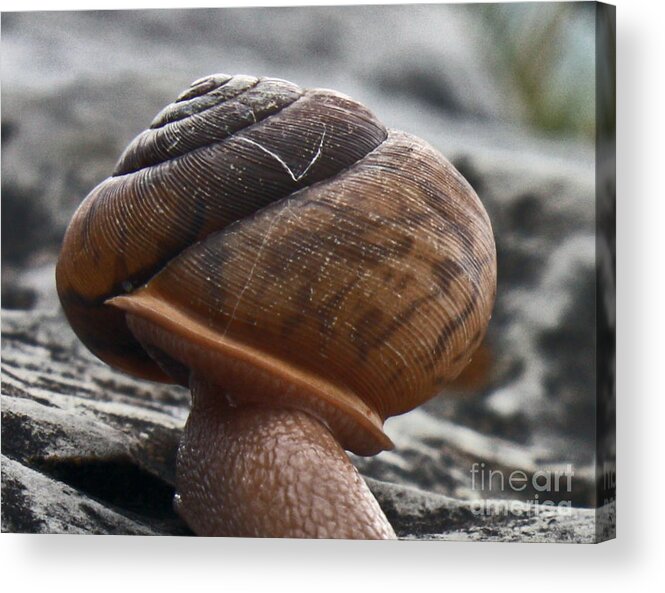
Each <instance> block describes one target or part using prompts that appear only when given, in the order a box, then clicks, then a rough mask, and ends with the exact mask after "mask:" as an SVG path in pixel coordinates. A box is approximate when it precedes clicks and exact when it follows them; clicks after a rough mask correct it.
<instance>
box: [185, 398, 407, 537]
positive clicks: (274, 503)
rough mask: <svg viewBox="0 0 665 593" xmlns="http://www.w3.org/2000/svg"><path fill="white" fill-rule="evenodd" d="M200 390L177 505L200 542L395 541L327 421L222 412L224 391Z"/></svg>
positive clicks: (255, 410) (257, 410)
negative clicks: (219, 539) (216, 539)
mask: <svg viewBox="0 0 665 593" xmlns="http://www.w3.org/2000/svg"><path fill="white" fill-rule="evenodd" d="M206 389H207V390H208V392H207V393H206ZM192 391H193V405H192V411H191V413H190V415H189V419H188V421H187V425H186V427H185V435H184V437H183V440H182V442H181V444H180V450H179V455H178V465H177V475H178V484H177V489H178V498H177V499H176V500H177V505H176V506H177V509H178V512H179V513H180V515H182V517H183V518H184V519H185V520H186V521H187V523H188V524H189V525H190V527H192V529H194V531H196V533H198V534H199V535H204V536H211V535H216V536H224V535H232V536H239V537H301V538H312V537H316V538H345V539H392V538H395V532H394V531H393V528H392V527H391V526H390V523H388V521H387V520H386V518H385V516H384V515H383V512H382V511H381V508H380V507H379V505H378V503H377V502H376V499H374V497H373V496H372V495H371V493H370V492H369V489H368V488H367V485H366V484H365V482H364V481H363V479H362V478H361V477H360V475H359V474H358V472H357V470H356V469H355V467H353V465H352V464H351V462H350V461H349V458H348V457H347V455H346V453H345V452H344V450H343V449H342V448H341V447H340V445H339V444H338V442H337V440H336V439H335V438H334V437H333V436H332V434H331V433H330V432H329V431H328V430H327V429H326V428H325V427H324V426H323V425H322V424H321V423H320V422H319V421H318V420H316V419H314V418H313V417H312V416H310V415H309V414H307V413H305V412H300V411H298V410H289V409H283V408H271V407H264V406H251V405H249V406H242V407H237V408H233V407H230V406H228V405H224V404H223V405H221V406H220V405H219V404H220V401H219V399H220V398H219V393H217V392H216V390H215V388H214V386H213V387H203V388H194V389H193V390H192ZM222 401H223V398H222ZM249 460H251V463H250V462H249Z"/></svg>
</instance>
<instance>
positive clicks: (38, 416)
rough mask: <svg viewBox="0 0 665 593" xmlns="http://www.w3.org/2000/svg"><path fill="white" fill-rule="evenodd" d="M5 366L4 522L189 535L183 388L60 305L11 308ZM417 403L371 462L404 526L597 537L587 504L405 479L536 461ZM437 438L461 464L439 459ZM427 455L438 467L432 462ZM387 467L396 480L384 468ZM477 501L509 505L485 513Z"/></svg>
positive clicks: (391, 513)
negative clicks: (179, 483) (98, 350)
mask: <svg viewBox="0 0 665 593" xmlns="http://www.w3.org/2000/svg"><path fill="white" fill-rule="evenodd" d="M2 376H3V383H2V396H1V397H2V434H3V438H2V454H3V464H2V472H3V473H2V495H3V505H2V528H3V530H4V531H19V532H30V533H116V534H119V533H124V534H143V535H164V534H176V535H178V534H179V535H185V534H190V531H189V529H188V528H187V526H186V525H185V524H184V523H183V522H182V521H181V520H180V519H179V518H178V517H177V515H176V514H175V512H174V511H173V508H172V497H173V483H174V473H173V472H174V465H175V453H176V448H177V446H178V442H179V438H180V435H181V431H182V426H183V425H184V422H185V419H186V416H187V412H188V395H187V393H186V392H185V391H184V390H183V389H181V388H178V387H173V386H163V385H152V384H148V383H146V382H142V381H139V380H135V379H132V378H131V377H127V376H125V375H123V374H120V373H116V372H114V371H112V370H111V369H109V368H108V367H106V365H104V364H103V363H101V362H99V361H98V360H96V359H95V358H93V357H92V356H91V355H90V354H88V353H87V352H86V351H85V350H84V349H83V348H82V346H80V344H79V343H78V342H77V340H76V338H75V337H74V336H73V335H72V334H71V331H70V330H69V329H68V327H67V325H66V322H65V321H64V319H63V318H62V317H61V315H59V314H46V313H35V312H18V311H4V312H3V323H2ZM417 414H418V413H416V416H414V418H412V419H411V421H412V422H413V426H414V427H419V428H417V429H415V428H414V429H412V430H411V431H409V430H406V429H405V430H404V431H403V432H402V433H401V434H399V435H398V436H399V438H396V439H395V440H396V444H397V449H396V451H395V452H389V453H384V454H382V455H379V456H378V457H376V458H374V459H373V460H372V461H368V462H367V464H366V465H365V467H364V473H365V474H366V475H368V476H372V477H373V478H372V479H369V485H370V488H371V489H372V491H373V492H374V493H375V495H376V496H377V498H378V500H379V502H380V504H381V505H382V507H383V508H384V510H385V512H386V514H387V516H388V517H389V519H390V521H391V522H392V523H393V525H394V526H395V529H396V531H397V533H398V534H399V535H400V537H404V538H416V539H495V540H509V541H512V540H518V539H523V540H528V541H592V540H593V538H594V533H595V532H594V530H595V521H594V512H593V511H592V510H590V509H570V508H566V509H560V508H540V507H538V506H536V505H529V504H527V503H524V502H520V501H514V500H513V501H505V500H504V501H489V502H487V501H486V502H485V503H482V501H479V500H476V501H472V500H461V499H454V498H450V497H448V496H443V495H441V494H437V493H434V492H426V491H424V490H418V489H417V488H415V487H410V486H408V485H406V484H409V483H410V484H413V485H415V486H420V487H423V486H427V485H428V484H429V480H431V479H434V480H436V479H439V478H440V477H441V476H445V474H446V471H451V472H452V476H453V479H454V475H455V472H456V471H457V473H459V472H460V470H461V467H462V466H463V464H462V463H461V460H465V459H466V460H470V459H475V458H483V459H486V460H488V461H494V462H495V463H497V464H499V463H500V464H502V467H503V466H505V467H512V466H514V465H516V464H517V465H518V466H519V467H524V468H527V467H529V466H530V465H532V464H533V460H532V459H531V458H530V453H529V451H527V450H525V449H523V448H520V447H518V446H514V445H511V444H510V443H502V442H500V441H499V440H496V439H495V440H492V439H488V438H487V437H484V436H483V435H481V434H478V433H474V432H473V431H470V430H469V429H464V428H462V427H456V426H455V425H453V424H452V423H447V422H445V421H443V420H435V419H430V420H429V423H430V424H429V426H428V419H427V418H426V417H425V418H422V417H418V416H417ZM405 418H406V417H405ZM403 427H406V425H405V424H404V425H403ZM428 431H430V432H429V433H428ZM439 431H440V432H439ZM433 438H436V439H437V440H438V442H437V443H433V442H432V439H433ZM437 447H438V448H439V450H440V449H441V447H445V448H446V450H447V452H448V454H449V455H450V456H451V457H452V458H453V459H455V460H457V461H458V466H457V467H455V465H454V464H453V465H451V464H449V465H448V466H446V465H440V464H439V463H438V459H437V456H436V454H433V453H434V451H436V449H437ZM428 450H429V451H430V452H431V454H430V455H427V451H428ZM414 451H418V452H419V453H420V458H417V457H416V456H414V453H413V452H414ZM423 457H424V458H426V461H427V463H426V464H425V466H427V465H429V466H430V467H432V468H434V467H436V468H437V471H438V472H440V474H441V475H440V476H439V475H435V476H434V477H433V478H432V477H431V476H428V475H427V472H426V471H423V469H422V467H423V463H422V458H423ZM356 459H358V458H356ZM416 462H418V463H416ZM395 468H399V469H400V470H401V472H402V473H401V475H400V474H399V472H397V473H396V472H395ZM386 476H388V477H391V478H394V479H395V483H389V482H386V481H380V480H377V479H376V478H377V477H378V478H385V477H386ZM402 478H404V479H402ZM469 494H470V493H469V492H466V495H467V496H468V495H469ZM480 504H486V505H495V506H496V505H499V506H498V507H497V508H498V509H504V508H510V509H511V510H510V512H507V511H503V510H501V511H500V512H496V511H495V512H492V513H488V514H483V513H482V512H480V511H479V508H478V505H480ZM474 505H475V506H474ZM500 505H514V506H507V507H502V506H500Z"/></svg>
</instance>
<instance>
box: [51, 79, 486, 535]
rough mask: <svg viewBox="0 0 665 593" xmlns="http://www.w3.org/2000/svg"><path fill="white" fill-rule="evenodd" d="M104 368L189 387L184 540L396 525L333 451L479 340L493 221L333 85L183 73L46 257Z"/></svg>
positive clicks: (379, 446)
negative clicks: (185, 80)
mask: <svg viewBox="0 0 665 593" xmlns="http://www.w3.org/2000/svg"><path fill="white" fill-rule="evenodd" d="M56 277H57V286H58V293H59V296H60V300H61V302H62V305H63V308H64V310H65V313H66V315H67V318H68V320H69V322H70V323H71V326H72V327H73V329H74V331H75V332H76V333H77V335H78V336H79V337H80V339H81V340H82V341H83V342H84V343H85V344H86V345H87V346H88V347H89V348H90V350H91V351H92V352H93V353H94V354H96V355H97V356H98V357H100V358H101V359H103V360H104V361H106V362H107V363H108V364H110V365H112V366H114V367H116V368H118V369H121V370H123V371H126V372H128V373H132V374H134V375H137V376H139V377H143V378H146V379H151V380H154V381H166V382H176V383H180V384H183V385H186V386H189V387H190V389H191V391H192V409H191V413H190V415H189V418H188V420H187V423H186V426H185V431H184V436H183V439H182V442H181V444H180V447H179V450H178V457H177V467H176V474H177V478H176V492H177V494H176V508H177V510H178V512H179V513H180V515H181V516H182V517H183V518H184V519H185V521H186V522H187V523H188V524H189V525H190V527H191V528H192V529H193V530H194V531H195V532H196V533H197V534H200V535H228V536H265V537H324V538H394V537H395V533H394V531H393V529H392V527H391V525H390V524H389V522H388V521H387V519H386V517H385V515H384V514H383V512H382V510H381V508H380V507H379V505H378V503H377V501H376V500H375V499H374V497H373V496H372V494H371V493H370V491H369V489H368V488H367V486H366V484H365V482H364V481H363V480H362V478H361V477H360V476H359V474H358V472H357V470H356V469H355V468H354V466H353V465H352V464H351V462H350V460H349V458H348V456H347V455H346V453H345V449H346V450H350V451H353V452H354V453H357V454H359V455H373V454H376V453H378V452H380V451H382V450H385V449H390V448H392V443H391V441H390V439H389V438H388V437H387V436H386V434H385V433H384V431H383V422H384V420H385V419H386V418H388V417H389V416H394V415H397V414H402V413H404V412H407V411H409V410H411V409H413V408H414V407H416V406H418V405H419V404H421V403H423V402H424V401H426V400H428V399H429V398H431V397H433V396H434V395H436V394H437V393H439V392H440V391H441V389H442V387H443V386H444V385H445V384H446V383H447V382H449V381H450V380H452V379H454V378H455V377H456V376H457V375H458V373H459V372H460V371H461V370H462V369H463V367H464V366H465V365H466V364H467V363H468V361H469V359H470V357H471V355H472V353H473V351H474V350H475V349H476V348H477V346H478V345H479V343H480V342H481V340H482V338H483V335H484V333H485V329H486V326H487V323H488V321H489V319H490V316H491V310H492V306H493V302H494V297H495V290H496V255H495V246H494V239H493V235H492V230H491V225H490V221H489V219H488V217H487V214H486V212H485V209H484V208H483V206H482V204H481V202H480V200H479V199H478V197H477V195H476V193H475V192H474V191H473V189H472V188H471V186H470V185H469V184H468V183H467V182H466V180H465V179H464V178H463V177H462V176H461V175H460V174H459V173H458V172H457V171H456V170H455V169H454V167H453V166H452V165H451V164H450V163H449V162H448V161H447V160H446V159H445V158H444V157H443V156H442V155H441V154H439V153H438V152H437V151H436V150H434V149H433V148H432V147H431V146H430V145H429V144H427V143H426V142H424V141H423V140H420V139H419V138H416V137H414V136H411V135H409V134H406V133H404V132H400V131H397V130H390V129H386V128H385V127H384V126H383V125H382V124H381V123H380V122H379V121H378V120H377V119H376V118H375V117H374V115H373V114H372V113H371V112H370V111H369V110H368V109H367V108H365V107H364V106H362V105H360V104H359V103H357V102H355V101H353V100H352V99H350V98H348V97H346V96H345V95H342V94H340V93H337V92H335V91H331V90H325V89H301V88H299V87H298V86H296V85H294V84H292V83H289V82H286V81H284V80H278V79H274V78H254V77H250V76H226V75H213V76H208V77H206V78H202V79H200V80H198V81H196V82H194V83H193V84H192V85H191V87H190V88H189V89H187V90H186V91H185V92H183V93H182V94H181V95H180V96H179V97H178V98H177V100H176V101H175V102H174V103H172V104H171V105H169V106H167V107H166V108H165V109H163V110H162V111H161V112H160V113H159V114H158V115H157V117H156V118H155V119H154V120H153V122H152V124H151V126H150V128H149V129H148V130H146V131H144V132H143V133H141V134H139V136H138V137H137V138H135V139H134V140H133V141H132V142H131V143H130V145H129V146H128V147H127V148H126V150H125V151H124V153H123V154H122V156H121V157H120V160H119V162H118V164H117V166H116V168H115V171H114V172H113V174H112V176H111V177H109V178H108V179H106V180H104V181H102V182H101V183H100V184H99V185H98V186H97V187H96V188H94V189H93V190H92V192H91V193H90V194H89V195H88V197H87V198H86V199H85V200H84V201H83V203H82V204H81V205H80V207H79V209H78V210H77V212H76V213H75V215H74V217H73V219H72V221H71V223H70V225H69V228H68V230H67V233H66V236H65V239H64V243H63V247H62V252H61V255H60V259H59V261H58V266H57V271H56Z"/></svg>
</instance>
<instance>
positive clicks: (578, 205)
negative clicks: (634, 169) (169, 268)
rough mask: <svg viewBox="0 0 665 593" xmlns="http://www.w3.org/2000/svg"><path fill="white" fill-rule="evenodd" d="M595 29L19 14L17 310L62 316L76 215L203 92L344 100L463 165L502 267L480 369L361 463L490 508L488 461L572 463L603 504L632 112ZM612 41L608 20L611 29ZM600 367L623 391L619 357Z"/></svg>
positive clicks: (10, 135)
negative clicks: (624, 145)
mask: <svg viewBox="0 0 665 593" xmlns="http://www.w3.org/2000/svg"><path fill="white" fill-rule="evenodd" d="M596 24H597V14H596V7H595V5H594V4H593V3H570V4H568V3H566V4H564V3H551V4H495V5H488V4H477V5H408V6H348V7H347V6H345V7H313V8H308V7H297V8H271V9H268V8H254V9H229V8H226V9H194V10H150V11H142V10H139V11H108V12H94V11H93V12H57V13H56V12H50V13H49V12H41V13H40V12H36V13H4V14H3V15H2V307H3V308H4V309H13V310H23V311H33V312H39V311H51V312H53V313H54V315H59V313H58V312H59V303H58V300H57V296H56V294H55V286H54V278H53V269H54V264H55V260H56V258H57V253H58V249H59V244H60V241H61V239H62V236H63V233H64V230H65V228H66V225H67V223H68V221H69V219H70V217H71V215H72V213H73V211H74V209H75V208H76V206H77V205H78V204H79V202H80V201H81V200H82V199H83V198H84V197H85V196H86V194H87V193H88V192H89V191H90V189H92V188H93V187H94V186H95V185H96V184H97V183H99V182H100V181H101V180H102V179H104V178H105V177H106V176H107V175H109V174H110V172H111V170H112V168H113V166H114V164H115V161H116V159H117V157H118V156H119V155H120V153H121V151H122V149H123V148H124V147H125V145H126V144H127V143H128V142H129V141H130V140H131V139H132V138H133V137H134V136H135V135H136V134H138V133H139V132H140V131H141V130H143V129H144V128H145V127H147V126H148V124H149V122H150V121H151V119H152V117H153V116H154V115H155V114H156V113H157V112H158V111H159V110H160V109H161V108H162V107H163V106H164V105H166V104H167V103H169V102H171V101H172V100H173V99H174V98H175V97H176V96H177V94H178V93H179V92H180V91H181V90H182V89H184V88H185V87H187V86H188V85H189V83H190V82H192V81H193V80H195V79H197V78H199V77H201V76H204V75H207V74H210V73H213V72H226V73H229V74H237V73H246V74H253V75H257V76H273V77H279V78H285V79H287V80H291V81H293V82H295V83H297V84H299V85H301V86H303V87H328V88H334V89H336V90H339V91H341V92H344V93H346V94H348V95H351V96H352V97H354V98H355V99H357V100H359V101H361V102H363V103H365V104H366V105H367V106H369V107H370V108H371V109H372V110H373V111H374V112H375V113H376V114H377V116H378V117H379V118H380V119H381V120H382V121H383V122H384V123H385V124H386V125H387V126H389V127H394V128H399V129H402V130H405V131H408V132H411V133H414V134H416V135H418V136H421V137H423V138H424V139H426V140H427V141H429V142H430V143H431V144H433V145H434V146H435V147H437V148H438V149H439V150H440V151H441V152H443V154H445V155H446V156H447V157H448V158H449V159H450V160H451V161H452V162H453V163H454V164H455V166H456V167H457V168H458V169H459V170H460V171H461V172H462V173H463V174H464V175H465V177H467V179H468V180H469V182H470V183H471V184H472V185H473V186H474V188H475V189H476V191H477V192H478V194H479V196H480V198H481V199H482V200H483V202H484V204H485V206H486V208H487V210H488V212H489V214H490V218H491V220H492V223H493V227H494V231H495V236H496V243H497V252H498V262H499V271H498V277H499V287H498V295H497V303H496V309H495V314H494V317H493V319H492V322H491V325H490V330H489V333H488V337H487V339H486V341H485V343H484V344H483V345H482V346H481V349H480V350H479V352H478V353H477V355H476V356H475V357H474V360H473V362H472V364H471V366H470V368H469V369H468V370H467V371H466V372H465V373H464V374H463V375H462V377H461V378H460V379H459V380H458V382H457V383H456V384H455V385H453V386H451V388H450V389H449V390H448V391H447V392H446V394H443V395H442V396H440V397H438V398H435V399H434V400H432V401H431V402H429V403H428V404H426V405H425V406H424V407H423V408H422V409H420V410H416V411H414V412H411V413H409V414H407V415H405V416H403V417H399V418H395V419H392V420H390V421H388V423H387V431H388V433H389V434H390V436H391V437H392V438H393V440H394V442H395V444H396V449H395V451H394V452H388V453H383V454H381V455H379V456H378V457H376V458H371V459H360V458H356V459H355V461H356V463H357V464H358V466H359V467H360V469H361V470H362V471H363V472H364V473H365V474H366V475H370V476H372V477H375V478H379V479H382V480H387V481H393V482H398V483H401V484H409V485H413V486H417V487H418V488H421V489H424V490H428V491H432V492H437V493H441V494H447V495H450V496H454V497H457V498H462V499H473V498H477V497H479V496H484V495H486V493H483V492H478V491H474V490H473V489H472V488H471V485H470V472H469V470H470V468H471V464H472V463H474V462H485V463H486V464H487V465H488V467H492V468H496V469H506V470H508V471H511V470H513V469H523V470H524V471H527V472H534V471H537V470H538V469H540V468H547V467H561V466H565V465H566V464H572V465H573V466H574V468H575V472H576V473H575V478H574V480H573V492H572V494H571V495H567V494H566V493H563V494H562V496H564V497H566V496H568V497H569V498H570V497H572V502H573V504H574V505H576V506H588V505H592V504H593V502H594V497H595V487H594V447H595V445H596V438H597V434H596V388H597V384H596V366H595V362H594V353H595V351H596V350H595V349H596V330H595V327H596V326H595V324H596V320H597V319H598V320H600V324H601V326H602V327H603V328H604V330H603V331H604V333H603V335H602V339H603V340H609V341H610V342H611V341H612V340H613V335H614V319H613V314H612V311H613V296H612V294H610V293H608V294H607V295H606V296H603V297H602V298H599V299H598V302H597V298H596V297H597V288H598V287H597V281H598V279H597V275H596V253H598V254H599V258H605V259H604V260H603V261H604V262H605V264H604V265H603V266H602V270H601V272H600V275H601V281H602V283H603V285H608V286H613V282H614V268H613V263H612V262H613V254H614V237H613V226H612V223H611V221H612V217H613V214H614V210H613V205H612V202H611V200H608V201H607V202H602V204H605V206H603V205H602V204H601V205H600V206H599V208H600V210H599V214H598V216H599V218H598V219H597V210H596V208H597V205H596V201H595V195H596V194H595V191H596V187H602V191H604V192H605V193H606V195H607V196H608V197H613V194H614V186H613V183H612V182H610V181H607V182H605V181H604V180H605V179H606V178H607V179H611V174H610V173H608V174H607V175H605V174H604V173H603V172H602V171H598V170H597V168H596V160H595V155H596V153H595V141H596V137H597V135H601V134H603V133H606V134H608V135H612V134H613V125H614V124H613V117H612V114H613V113H614V105H613V100H609V101H607V102H603V103H602V104H598V105H597V104H596V102H595V93H596V84H597V81H596V71H597V67H598V68H599V71H603V67H604V66H603V64H602V63H600V64H599V65H597V64H596V58H595V52H596V49H595V48H596V41H597V35H596V30H597V29H596ZM609 30H610V29H609V25H607V23H603V22H602V21H601V22H600V26H599V27H598V35H600V36H601V37H602V36H603V35H605V34H606V33H607V31H609ZM610 70H611V69H609V68H605V69H604V71H603V72H604V78H602V79H601V84H602V83H603V81H606V83H607V84H608V85H609V86H608V88H610V89H611V88H613V87H612V85H613V72H612V71H610ZM608 96H609V95H608ZM596 121H598V122H599V125H600V129H597V127H596ZM597 220H605V221H606V222H607V225H606V229H605V230H606V233H605V234H604V235H603V236H602V237H601V238H597V237H596V224H597ZM35 314H36V313H35ZM3 325H4V324H3ZM64 327H65V326H64V325H63V330H62V331H63V332H67V331H68V330H67V329H64ZM4 354H5V352H4V346H3V356H4ZM602 372H603V373H604V374H603V377H609V379H608V380H607V382H606V384H605V385H604V387H603V388H604V389H605V391H606V396H607V397H608V398H609V397H610V393H611V392H612V386H613V379H612V377H613V359H612V360H610V362H609V363H608V364H607V368H603V369H602ZM176 391H177V390H176ZM181 401H182V402H183V403H182V405H183V406H186V397H185V396H183V399H182V400H181ZM604 446H606V447H609V449H612V448H613V443H609V444H607V443H605V444H604ZM492 494H493V495H495V496H496V495H499V496H500V495H501V493H497V492H494V493H492ZM507 494H509V495H510V496H513V497H521V498H523V499H525V500H527V499H530V498H532V497H533V494H534V493H533V491H530V490H526V491H524V492H521V493H515V492H510V493H507Z"/></svg>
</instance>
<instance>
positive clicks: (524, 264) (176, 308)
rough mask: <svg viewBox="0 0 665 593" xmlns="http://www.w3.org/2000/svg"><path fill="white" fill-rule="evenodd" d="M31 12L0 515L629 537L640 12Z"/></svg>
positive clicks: (8, 294)
mask: <svg viewBox="0 0 665 593" xmlns="http://www.w3.org/2000/svg"><path fill="white" fill-rule="evenodd" d="M2 17H3V18H2V53H3V71H2V104H3V111H2V184H3V200H2V214H3V217H2V220H3V228H2V276H3V286H2V291H3V292H2V306H3V321H2V332H3V342H2V359H3V362H2V364H3V367H2V437H3V463H2V497H3V505H2V528H3V531H7V532H27V533H109V534H145V535H191V534H199V535H225V536H264V537H265V536H268V537H270V536H276V537H308V538H310V537H331V538H385V537H398V538H402V539H423V540H483V541H524V542H598V541H603V540H605V539H609V538H611V537H613V534H614V503H613V499H614V489H615V474H614V456H615V441H614V260H615V234H614V224H615V223H614V220H615V201H614V200H615V198H614V9H613V7H609V6H606V5H602V4H597V3H572V4H561V3H552V4H549V3H539V4H494V5H478V4H469V5H464V4H460V5H445V4H441V5H423V6H414V5H405V6H399V5H396V6H344V7H341V6H340V7H298V8H252V9H240V8H223V9H191V10H153V11H131V12H128V11H109V12H94V11H89V12H83V11H81V12H57V13H56V12H33V13H28V12H25V13H21V12H17V13H5V14H3V15H2ZM387 32H390V34H388V33H387ZM176 48H177V50H176ZM221 73H223V74H221ZM192 81H198V82H196V83H194V84H192ZM330 89H334V90H330ZM165 106H166V107H165ZM148 128H150V130H149V131H144V130H146V129H148ZM134 138H137V139H136V140H133V139H134ZM128 145H129V148H126V147H127V146H128ZM89 193H90V197H89V198H88V200H86V201H85V202H84V203H83V205H82V206H81V208H80V209H79V210H78V213H77V214H74V213H75V211H76V210H77V208H78V207H79V206H80V205H81V203H82V202H83V200H84V198H85V197H86V195H88V194H89ZM68 227H69V231H67V235H65V232H66V230H67V229H68ZM59 257H60V261H58V258H59ZM56 266H57V287H56ZM190 388H191V392H192V393H193V403H192V397H191V395H190ZM188 419H189V420H188ZM186 422H188V424H187V427H186V428H185V424H186ZM384 422H385V423H384Z"/></svg>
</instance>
